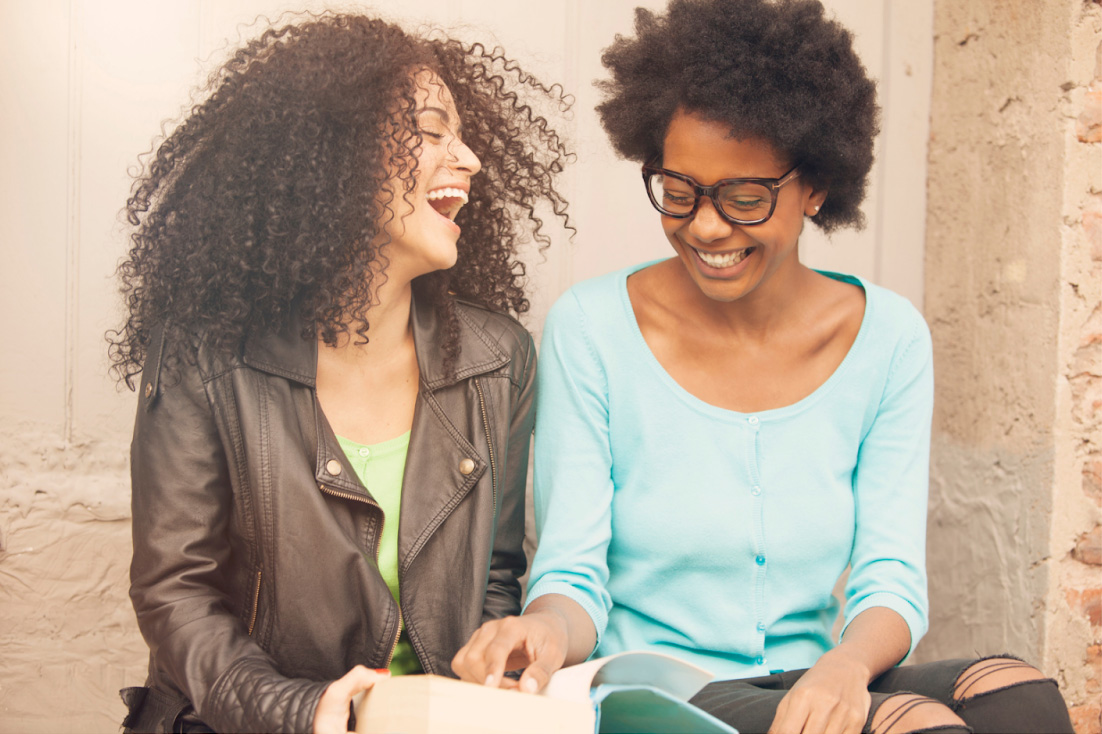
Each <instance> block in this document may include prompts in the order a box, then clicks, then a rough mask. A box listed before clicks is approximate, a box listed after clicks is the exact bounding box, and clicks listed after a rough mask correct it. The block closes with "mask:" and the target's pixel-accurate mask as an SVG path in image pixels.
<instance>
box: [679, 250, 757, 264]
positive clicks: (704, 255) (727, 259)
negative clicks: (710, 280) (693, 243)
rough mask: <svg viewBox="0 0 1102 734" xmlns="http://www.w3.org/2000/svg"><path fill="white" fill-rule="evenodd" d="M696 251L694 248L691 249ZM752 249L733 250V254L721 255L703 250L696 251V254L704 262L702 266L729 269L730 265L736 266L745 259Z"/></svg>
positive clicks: (724, 253) (725, 253)
mask: <svg viewBox="0 0 1102 734" xmlns="http://www.w3.org/2000/svg"><path fill="white" fill-rule="evenodd" d="M693 249H694V250H696V248H695V247H694V248H693ZM753 249H754V248H752V247H748V248H746V249H745V250H735V251H734V252H723V253H716V254H713V253H710V252H704V251H703V250H696V254H697V255H700V259H701V260H703V261H704V264H705V265H707V266H708V267H711V268H729V267H731V266H732V265H738V264H739V263H740V262H742V261H743V260H745V259H746V257H747V256H748V255H749V254H750V252H751V251H752V250H753Z"/></svg>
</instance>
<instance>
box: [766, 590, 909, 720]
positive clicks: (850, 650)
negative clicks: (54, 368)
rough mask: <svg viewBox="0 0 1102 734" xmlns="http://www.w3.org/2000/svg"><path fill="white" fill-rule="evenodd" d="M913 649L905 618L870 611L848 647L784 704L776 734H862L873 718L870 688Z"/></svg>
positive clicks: (830, 656)
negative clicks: (870, 715)
mask: <svg viewBox="0 0 1102 734" xmlns="http://www.w3.org/2000/svg"><path fill="white" fill-rule="evenodd" d="M910 647H911V633H910V629H909V628H908V627H907V623H906V622H904V621H903V618H902V617H901V616H899V615H898V614H896V613H895V612H893V611H892V610H890V609H887V608H885V607H872V608H870V609H866V610H865V611H864V612H862V613H861V614H859V615H857V617H855V618H854V620H853V621H852V622H851V623H850V625H849V627H848V628H847V629H846V635H845V637H844V638H843V640H842V642H841V643H840V644H839V645H838V646H837V647H836V648H834V649H833V650H831V651H830V652H827V653H826V654H824V655H823V656H822V657H821V658H819V660H818V661H817V662H816V663H815V665H814V666H812V668H811V669H810V670H808V671H807V673H805V674H804V676H803V677H802V678H800V680H799V681H798V682H797V683H796V684H795V685H794V686H793V687H792V690H791V691H789V692H788V695H786V696H785V697H784V699H783V700H781V703H780V705H779V706H778V707H777V714H776V717H775V718H774V719H773V725H772V726H771V727H770V729H769V731H770V734H786V733H787V732H801V731H811V732H845V733H846V734H857V733H858V732H860V731H861V729H862V728H863V727H864V725H865V720H866V719H867V718H868V715H869V706H870V704H871V701H872V699H871V697H870V696H869V691H868V685H869V683H871V682H872V681H873V680H874V679H875V678H876V677H877V676H879V675H880V674H881V673H883V672H885V671H886V670H888V669H890V668H891V667H892V666H894V665H895V664H896V663H898V662H899V661H900V660H902V659H903V657H904V656H905V655H906V654H907V651H908V650H910Z"/></svg>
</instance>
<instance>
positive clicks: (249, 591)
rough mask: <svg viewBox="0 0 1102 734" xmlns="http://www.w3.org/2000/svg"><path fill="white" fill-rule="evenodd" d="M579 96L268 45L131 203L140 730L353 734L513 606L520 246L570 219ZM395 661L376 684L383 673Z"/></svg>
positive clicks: (331, 25)
mask: <svg viewBox="0 0 1102 734" xmlns="http://www.w3.org/2000/svg"><path fill="white" fill-rule="evenodd" d="M525 100H530V101H531V104H537V105H538V104H548V103H550V104H551V105H553V106H554V105H557V106H559V107H560V108H561V107H563V106H564V102H563V98H562V95H561V93H560V92H559V91H558V90H557V88H550V87H547V86H544V85H542V84H541V83H540V82H538V81H536V80H535V79H534V78H533V77H531V76H528V75H527V74H525V73H524V72H522V71H521V70H520V69H519V68H518V67H517V65H516V64H515V63H514V62H512V61H511V60H509V59H507V58H505V57H504V56H503V55H502V54H501V53H500V51H497V50H495V51H488V50H486V49H484V48H483V47H481V46H478V45H475V46H467V45H464V44H462V43H460V42H458V41H454V40H448V39H443V38H436V37H433V38H421V37H416V36H413V35H410V34H408V33H406V32H404V31H402V30H401V29H400V28H398V27H396V26H394V25H391V24H388V23H385V22H382V21H379V20H375V19H371V18H366V17H360V16H354V15H321V16H308V17H302V18H299V19H298V20H295V21H293V22H291V23H290V24H288V25H285V26H284V27H280V28H272V29H269V30H267V31H265V32H264V33H263V34H262V35H261V36H260V37H259V38H258V39H256V40H254V41H251V42H249V43H247V44H246V45H244V46H243V47H242V48H240V49H239V50H237V51H236V53H234V54H233V56H232V57H231V58H230V59H229V61H228V62H227V63H226V64H225V65H224V66H223V67H222V68H221V69H220V70H219V71H218V72H216V74H215V75H214V76H213V77H212V78H211V81H210V83H209V86H208V88H207V94H206V96H205V99H204V100H203V101H201V102H200V103H198V104H197V105H195V106H194V107H193V108H192V109H191V111H190V114H188V116H187V117H186V118H185V119H184V120H183V121H182V122H181V123H180V124H179V126H178V127H176V128H175V130H174V131H173V132H172V133H171V134H169V135H168V136H167V137H166V138H165V139H164V140H163V141H162V142H161V143H160V144H159V146H158V147H157V148H156V150H155V151H154V153H153V154H152V156H151V157H150V159H149V160H148V162H147V164H146V165H145V168H144V170H143V172H142V173H141V174H140V176H139V177H138V178H137V180H136V182H135V184H134V188H133V191H132V196H131V198H130V200H129V202H128V205H127V210H126V211H127V214H128V218H129V221H130V223H131V224H132V225H133V226H134V228H135V231H134V233H133V235H132V248H131V250H130V253H129V257H128V258H127V259H126V260H125V261H124V262H123V263H122V265H121V267H120V277H121V281H122V287H123V293H124V295H125V298H126V304H127V307H128V316H127V320H126V322H125V324H124V326H123V328H122V329H121V330H120V331H119V332H117V333H115V334H113V335H112V336H111V337H110V340H111V342H112V351H111V353H112V360H113V363H114V368H115V370H116V373H117V374H118V375H119V377H120V379H122V380H124V381H125V382H126V383H127V384H128V385H132V384H133V382H134V380H135V378H139V376H140V379H139V380H138V383H137V384H138V390H139V407H138V414H137V420H136V424H135V429H134V438H133V443H132V447H131V466H132V471H131V475H132V492H133V536H134V556H133V562H132V565H131V590H130V596H131V599H132V601H133V604H134V608H135V610H136V612H137V616H138V623H139V627H140V628H141V631H142V634H143V636H144V637H145V639H146V641H147V643H148V644H149V648H150V663H149V678H148V681H147V684H146V686H144V687H140V688H131V689H127V690H125V691H124V692H123V696H124V699H125V700H126V702H127V704H128V706H129V708H130V713H129V715H128V717H127V719H126V721H125V725H126V726H127V727H128V728H129V729H131V730H134V731H209V730H211V729H213V730H216V731H311V730H312V731H315V732H337V731H340V732H343V731H345V730H346V729H347V728H348V726H349V716H348V714H349V702H350V700H351V699H352V696H353V695H355V694H356V693H358V692H360V691H362V690H364V689H365V688H367V687H369V686H370V685H371V684H372V683H373V681H375V680H376V679H377V676H379V675H384V674H386V670H384V669H389V671H391V672H393V673H412V672H426V673H440V674H451V669H450V667H449V661H450V660H451V658H452V656H453V655H454V654H455V652H456V650H458V649H459V647H460V646H461V645H462V644H463V642H464V641H465V640H466V639H467V638H468V637H469V636H470V635H471V633H472V632H473V631H474V630H475V629H477V628H478V626H479V625H480V624H482V623H483V622H484V621H487V620H490V619H496V618H499V617H503V616H505V615H508V614H515V613H516V612H518V611H519V603H520V587H519V584H518V581H517V579H518V577H519V576H521V575H522V574H523V572H524V569H525V559H524V554H523V552H522V549H521V543H522V539H523V535H524V520H523V514H524V509H523V508H524V482H525V475H526V470H527V463H528V444H529V438H530V434H531V430H532V421H533V392H534V390H533V385H534V383H533V380H534V374H535V350H534V349H533V345H532V340H531V337H530V336H529V335H528V333H527V332H526V331H525V330H524V328H522V327H521V326H520V324H519V323H517V322H516V321H515V320H514V319H513V318H512V317H511V316H509V315H507V314H508V313H510V312H512V313H514V314H517V313H521V312H523V311H525V310H526V309H527V308H528V302H527V301H526V299H525V295H524V291H523V290H522V286H523V275H524V268H523V266H522V265H521V264H520V263H519V262H518V261H517V257H516V256H517V248H518V244H519V243H520V242H522V241H524V240H529V239H533V238H534V239H535V240H536V241H537V242H538V243H540V244H541V246H546V244H547V243H548V237H547V235H546V234H545V233H544V231H543V228H542V227H543V223H542V222H541V221H540V219H539V218H538V217H537V216H536V215H535V213H534V212H535V209H536V208H537V207H540V206H544V207H546V208H547V210H549V211H551V212H554V214H555V215H557V216H558V217H560V218H561V219H562V220H564V222H565V223H567V224H568V221H567V220H566V213H565V212H566V203H565V201H564V200H563V199H562V197H561V196H560V195H559V193H558V191H557V189H556V187H555V177H556V174H558V173H559V172H560V171H561V170H562V166H563V163H564V162H565V160H566V159H567V158H568V157H569V154H568V153H567V151H566V149H565V147H564V145H563V143H562V141H561V140H560V138H559V137H558V136H557V134H556V133H555V131H554V130H553V129H552V127H551V126H550V125H549V124H548V123H547V121H546V120H545V119H544V118H543V117H542V116H540V115H539V114H538V113H537V112H536V111H534V110H533V108H532V107H531V106H530V104H529V103H528V102H526V101H525ZM371 669H375V670H371Z"/></svg>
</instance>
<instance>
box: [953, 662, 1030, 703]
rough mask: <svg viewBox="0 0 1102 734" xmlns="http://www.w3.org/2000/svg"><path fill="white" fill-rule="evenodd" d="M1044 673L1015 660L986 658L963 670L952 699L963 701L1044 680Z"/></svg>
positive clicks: (955, 684) (954, 685)
mask: <svg viewBox="0 0 1102 734" xmlns="http://www.w3.org/2000/svg"><path fill="white" fill-rule="evenodd" d="M1046 679H1047V676H1045V674H1044V673H1042V672H1041V671H1039V670H1037V669H1036V668H1034V667H1033V666H1032V665H1030V664H1029V663H1026V662H1023V661H1021V660H1018V659H1017V658H1005V657H1001V658H986V659H984V660H979V661H976V662H975V663H973V664H971V665H969V666H968V667H967V668H965V669H964V672H962V673H961V674H960V676H959V677H957V680H956V683H954V684H953V699H954V700H956V701H963V700H966V699H968V698H972V697H974V696H978V695H981V694H983V693H991V692H992V691H997V690H1000V689H1003V688H1009V687H1011V686H1016V685H1020V684H1022V683H1029V682H1030V681H1036V680H1046Z"/></svg>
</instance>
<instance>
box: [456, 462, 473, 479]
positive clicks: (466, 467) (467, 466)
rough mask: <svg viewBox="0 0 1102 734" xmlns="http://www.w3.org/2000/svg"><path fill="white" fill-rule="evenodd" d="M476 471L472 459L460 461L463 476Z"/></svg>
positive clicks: (460, 471) (460, 470)
mask: <svg viewBox="0 0 1102 734" xmlns="http://www.w3.org/2000/svg"><path fill="white" fill-rule="evenodd" d="M473 471H474V461H473V460H471V459H463V461H461V462H459V473H460V474H462V475H463V476H467V475H468V474H470V473H471V472H473Z"/></svg>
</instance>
